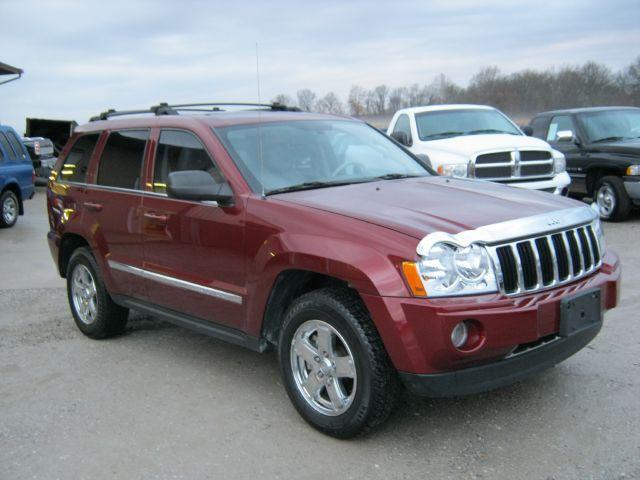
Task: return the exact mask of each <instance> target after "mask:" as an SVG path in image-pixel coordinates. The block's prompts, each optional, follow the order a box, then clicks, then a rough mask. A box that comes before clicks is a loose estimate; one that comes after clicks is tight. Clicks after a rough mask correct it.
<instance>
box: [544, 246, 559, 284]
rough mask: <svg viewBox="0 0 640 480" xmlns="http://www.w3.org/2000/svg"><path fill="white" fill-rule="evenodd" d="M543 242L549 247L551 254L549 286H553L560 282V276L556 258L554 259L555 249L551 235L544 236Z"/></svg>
mask: <svg viewBox="0 0 640 480" xmlns="http://www.w3.org/2000/svg"><path fill="white" fill-rule="evenodd" d="M544 239H545V241H546V242H547V247H549V251H550V252H551V260H552V261H553V281H552V282H551V285H555V284H556V283H558V282H559V281H560V274H559V273H558V258H557V257H556V247H555V246H554V244H553V238H551V235H545V237H544Z"/></svg>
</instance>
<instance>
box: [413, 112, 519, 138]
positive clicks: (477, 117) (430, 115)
mask: <svg viewBox="0 0 640 480" xmlns="http://www.w3.org/2000/svg"><path fill="white" fill-rule="evenodd" d="M416 124H417V126H418V136H419V137H420V140H439V139H441V138H449V137H457V136H460V135H481V134H487V133H507V134H509V135H522V133H521V132H520V130H518V128H517V127H516V126H515V125H514V124H513V123H511V121H510V120H509V119H508V118H507V117H505V116H504V115H503V114H502V113H500V112H498V111H497V110H493V109H484V108H482V109H480V108H469V109H456V110H440V111H433V112H422V113H417V114H416Z"/></svg>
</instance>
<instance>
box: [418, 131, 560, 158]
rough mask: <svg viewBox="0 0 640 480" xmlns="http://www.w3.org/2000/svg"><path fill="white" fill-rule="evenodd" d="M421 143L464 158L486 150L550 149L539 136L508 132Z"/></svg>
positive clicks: (432, 148) (430, 148)
mask: <svg viewBox="0 0 640 480" xmlns="http://www.w3.org/2000/svg"><path fill="white" fill-rule="evenodd" d="M423 145H424V146H425V147H427V148H428V149H429V150H440V151H443V152H448V153H453V154H456V155H461V156H464V157H465V158H471V157H472V156H474V155H475V154H477V153H480V152H483V151H487V150H515V149H517V148H522V149H532V148H533V149H541V150H550V149H551V147H550V146H549V144H548V143H547V142H545V141H544V140H540V139H539V138H535V137H527V136H526V135H508V134H489V135H466V136H459V137H451V138H443V139H441V140H431V141H428V142H423Z"/></svg>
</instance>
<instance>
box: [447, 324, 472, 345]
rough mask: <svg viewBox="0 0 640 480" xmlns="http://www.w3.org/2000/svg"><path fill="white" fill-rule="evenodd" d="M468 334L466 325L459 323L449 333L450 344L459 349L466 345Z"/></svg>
mask: <svg viewBox="0 0 640 480" xmlns="http://www.w3.org/2000/svg"><path fill="white" fill-rule="evenodd" d="M468 335H469V332H468V330H467V325H466V323H465V322H460V323H459V324H457V325H456V326H455V327H453V330H452V331H451V343H453V346H454V347H456V348H461V347H462V346H463V345H464V344H465V343H467V338H468Z"/></svg>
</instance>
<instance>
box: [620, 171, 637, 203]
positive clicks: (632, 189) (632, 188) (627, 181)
mask: <svg viewBox="0 0 640 480" xmlns="http://www.w3.org/2000/svg"><path fill="white" fill-rule="evenodd" d="M623 180H624V188H625V189H626V190H627V194H628V195H629V198H630V199H631V200H633V202H634V203H639V202H640V177H624V178H623Z"/></svg>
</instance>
